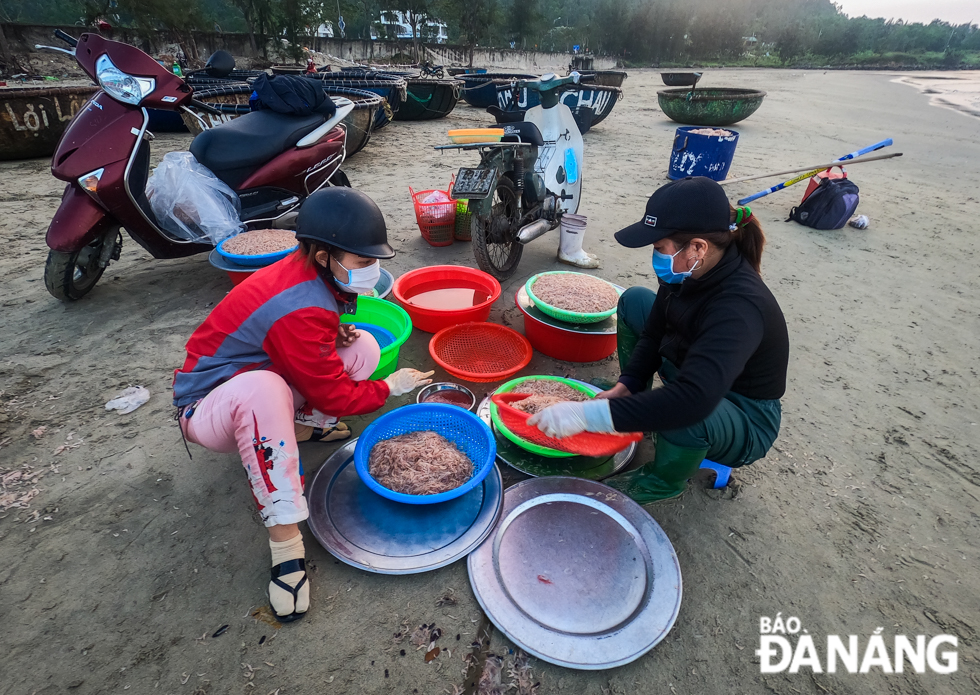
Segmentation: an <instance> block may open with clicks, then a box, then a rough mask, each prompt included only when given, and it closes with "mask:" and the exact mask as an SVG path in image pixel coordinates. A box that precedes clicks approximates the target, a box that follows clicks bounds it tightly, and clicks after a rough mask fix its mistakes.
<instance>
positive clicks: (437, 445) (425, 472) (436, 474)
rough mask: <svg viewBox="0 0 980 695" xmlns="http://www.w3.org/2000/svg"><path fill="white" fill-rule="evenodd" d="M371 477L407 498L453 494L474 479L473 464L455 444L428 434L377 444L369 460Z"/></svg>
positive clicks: (411, 434)
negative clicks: (449, 492)
mask: <svg viewBox="0 0 980 695" xmlns="http://www.w3.org/2000/svg"><path fill="white" fill-rule="evenodd" d="M368 470H369V472H370V473H371V477H372V478H374V479H375V480H376V481H378V483H379V484H381V485H383V486H385V487H386V488H388V489H389V490H394V491H395V492H401V493H404V494H406V495H437V494H439V493H440V492H447V491H448V490H454V489H456V488H458V487H459V486H460V485H462V484H463V483H465V482H466V481H467V480H469V479H470V477H471V476H472V475H473V462H472V461H470V459H469V458H468V457H467V456H466V454H464V453H463V452H462V451H460V450H459V449H458V448H457V447H456V445H455V444H453V443H452V442H451V441H449V440H448V439H446V438H445V437H443V436H442V435H440V434H437V433H435V432H431V431H428V430H424V431H419V432H408V433H406V434H400V435H397V436H395V437H392V438H391V439H385V440H383V441H380V442H378V443H377V444H375V445H374V447H373V448H372V449H371V454H370V456H369V457H368Z"/></svg>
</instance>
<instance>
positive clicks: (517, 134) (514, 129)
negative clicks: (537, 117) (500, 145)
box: [501, 121, 544, 147]
mask: <svg viewBox="0 0 980 695" xmlns="http://www.w3.org/2000/svg"><path fill="white" fill-rule="evenodd" d="M501 125H502V126H503V129H504V137H503V138H501V142H526V143H528V144H529V145H535V146H536V147H542V146H544V138H543V137H541V131H540V130H538V127H537V126H536V125H534V124H533V123H531V122H530V121H519V122H516V123H503V124H501Z"/></svg>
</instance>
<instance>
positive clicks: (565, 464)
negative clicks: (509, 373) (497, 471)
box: [476, 379, 638, 480]
mask: <svg viewBox="0 0 980 695" xmlns="http://www.w3.org/2000/svg"><path fill="white" fill-rule="evenodd" d="M572 381H574V382H576V383H579V384H582V385H583V386H587V387H589V388H590V389H592V390H593V391H594V392H596V393H598V391H599V389H598V388H597V387H595V386H593V385H592V384H587V383H586V382H584V381H579V380H578V379H572ZM493 393H496V391H494V392H493ZM493 393H490V394H487V397H486V398H484V399H483V400H482V401H480V405H479V406H478V407H477V409H476V414H477V416H478V417H479V418H480V419H481V420H483V421H484V422H485V423H487V425H489V426H490V429H491V430H493V434H494V437H495V438H496V440H497V459H498V460H500V461H503V462H504V463H506V464H507V465H508V466H510V467H511V468H516V469H517V470H519V471H520V472H521V473H525V474H526V475H530V476H533V477H535V478H540V477H543V476H551V475H571V476H574V477H576V478H587V479H589V480H602V479H603V478H608V477H609V476H611V475H615V474H616V473H618V472H619V471H621V470H623V469H624V468H626V466H628V465H629V464H630V461H632V460H633V457H634V456H635V455H636V448H637V446H638V444H637V443H636V442H633V443H631V444H630V445H629V446H628V447H626V448H625V449H623V450H622V451H620V452H619V453H617V454H614V455H613V456H604V457H598V458H593V457H591V456H570V457H563V458H548V457H547V456H538V455H537V454H532V453H531V452H530V451H527V450H526V449H522V448H521V447H519V446H517V445H516V444H514V442H512V441H510V440H509V439H507V437H505V436H504V435H502V434H501V433H500V432H498V431H497V428H496V427H495V426H494V424H493V422H492V421H491V419H490V396H492V395H493Z"/></svg>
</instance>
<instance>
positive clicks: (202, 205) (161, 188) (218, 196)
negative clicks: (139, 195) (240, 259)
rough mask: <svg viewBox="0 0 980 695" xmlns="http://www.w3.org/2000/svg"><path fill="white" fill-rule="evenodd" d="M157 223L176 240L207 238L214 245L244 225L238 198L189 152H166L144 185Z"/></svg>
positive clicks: (235, 232) (241, 228)
mask: <svg viewBox="0 0 980 695" xmlns="http://www.w3.org/2000/svg"><path fill="white" fill-rule="evenodd" d="M146 197H147V198H148V199H149V201H150V208H151V209H152V210H153V214H154V215H156V218H157V222H158V223H159V224H160V226H161V227H163V229H164V230H165V231H167V232H169V233H170V234H173V235H174V236H176V237H178V238H180V239H197V240H205V239H207V240H208V241H210V242H211V243H212V244H214V245H215V246H217V245H218V244H220V243H221V242H222V241H224V240H225V239H227V238H228V237H230V236H232V235H234V234H237V233H238V232H239V231H241V230H243V229H244V228H245V226H244V225H243V224H242V222H241V220H240V219H239V212H240V211H241V203H240V201H239V200H238V195H237V194H236V193H235V192H234V191H233V190H231V188H230V187H229V186H228V184H226V183H225V182H224V181H222V180H221V179H219V178H218V177H217V176H215V175H214V174H213V173H212V172H211V170H210V169H208V168H207V167H205V166H204V165H203V164H201V163H200V162H198V161H197V160H196V159H194V155H192V154H191V153H190V152H170V153H169V154H166V155H164V157H163V161H162V162H160V165H159V166H158V167H157V168H156V169H154V170H153V174H152V175H151V176H150V180H149V181H147V183H146Z"/></svg>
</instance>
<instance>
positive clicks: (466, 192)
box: [450, 167, 497, 200]
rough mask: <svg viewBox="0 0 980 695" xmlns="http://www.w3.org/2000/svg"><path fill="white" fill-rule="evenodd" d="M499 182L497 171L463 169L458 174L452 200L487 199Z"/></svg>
mask: <svg viewBox="0 0 980 695" xmlns="http://www.w3.org/2000/svg"><path fill="white" fill-rule="evenodd" d="M496 180H497V170H496V169H468V168H466V167H463V168H461V169H460V170H459V172H458V173H457V174H456V183H455V185H454V186H453V190H452V192H451V193H450V195H451V196H452V198H453V199H454V200H455V199H459V198H463V199H468V200H474V199H475V200H480V199H483V198H487V197H488V196H489V195H490V191H492V190H493V184H494V182H495V181H496Z"/></svg>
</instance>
